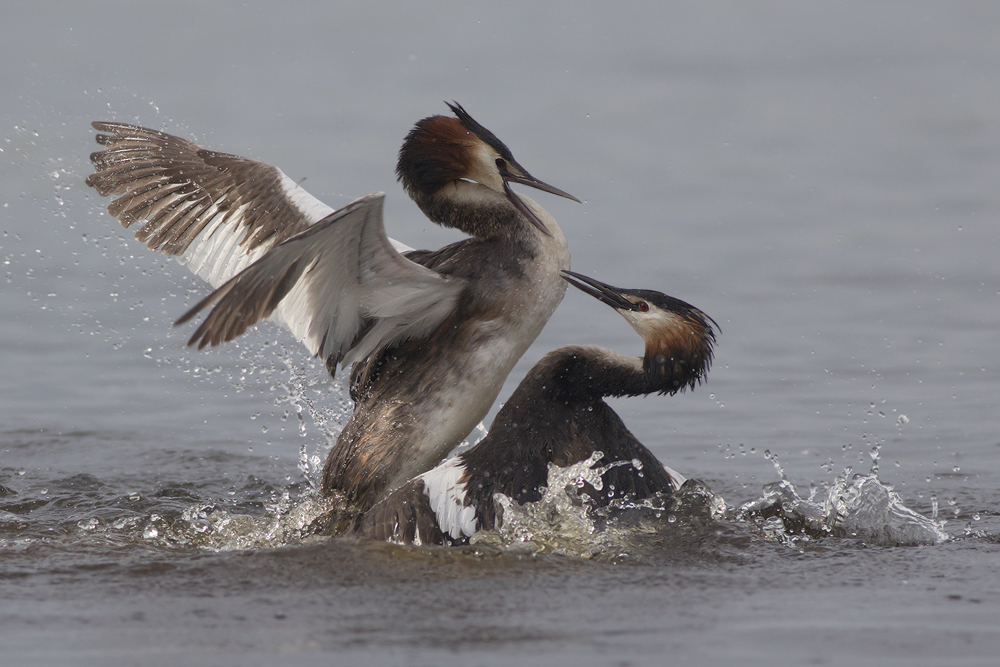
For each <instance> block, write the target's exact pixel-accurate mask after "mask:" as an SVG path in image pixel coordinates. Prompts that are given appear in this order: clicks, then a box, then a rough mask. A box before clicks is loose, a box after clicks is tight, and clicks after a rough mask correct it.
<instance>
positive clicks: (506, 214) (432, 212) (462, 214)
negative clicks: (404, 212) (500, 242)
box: [409, 181, 533, 239]
mask: <svg viewBox="0 0 1000 667" xmlns="http://www.w3.org/2000/svg"><path fill="white" fill-rule="evenodd" d="M409 194H410V196H411V197H412V198H413V201H415V202H416V203H417V206H419V207H420V210H421V211H423V212H424V215H426V216H427V217H428V218H430V219H431V220H433V221H434V222H436V223H438V224H439V225H442V226H444V227H454V228H455V229H460V230H461V231H463V232H465V233H466V234H468V235H469V236H474V237H476V238H478V239H494V238H521V237H527V236H531V235H533V233H532V229H533V227H531V225H530V223H529V222H528V221H527V220H525V218H524V216H523V215H522V214H521V212H520V211H518V210H517V208H515V207H514V205H513V204H511V203H510V200H508V199H507V198H506V197H505V196H503V195H502V194H500V193H498V192H495V191H494V190H491V189H490V188H488V187H486V186H484V185H479V184H478V183H473V182H471V181H452V182H451V183H449V184H448V185H446V186H444V187H443V188H441V189H440V190H438V191H437V192H435V193H433V194H430V195H428V194H425V193H423V192H419V191H416V190H410V191H409Z"/></svg>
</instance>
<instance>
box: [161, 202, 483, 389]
mask: <svg viewBox="0 0 1000 667" xmlns="http://www.w3.org/2000/svg"><path fill="white" fill-rule="evenodd" d="M383 200H384V195H382V194H381V193H376V194H372V195H368V196H367V197H362V198H361V199H358V200H357V201H354V202H352V203H351V204H348V205H347V206H345V207H344V208H342V209H340V210H339V211H336V212H334V213H332V214H331V215H329V216H327V217H326V218H324V219H322V220H320V221H319V222H317V223H316V224H314V225H312V226H311V227H308V228H307V229H306V230H305V231H303V232H300V233H299V234H296V235H295V236H292V237H291V238H289V239H288V240H286V241H284V242H282V243H280V244H278V245H276V246H274V247H273V248H272V249H271V250H270V251H268V252H267V253H266V254H265V255H264V256H263V257H262V258H261V259H259V260H258V261H256V262H255V263H253V264H252V265H250V266H249V267H248V268H246V269H245V270H243V271H242V272H241V273H239V274H238V275H236V276H235V277H233V278H232V279H230V280H229V281H227V282H226V283H224V284H223V285H222V286H221V287H219V288H218V289H217V290H215V291H214V292H213V293H212V294H210V295H209V296H208V297H206V298H205V299H203V300H202V301H201V302H200V303H198V304H197V305H195V306H194V308H192V309H191V310H190V311H188V312H187V313H186V314H185V315H184V316H183V317H181V319H180V320H178V322H177V323H178V324H181V323H183V322H186V321H187V320H189V319H191V318H192V317H194V316H195V315H196V314H197V313H199V312H200V311H202V310H204V309H205V308H208V307H209V306H211V305H213V304H215V307H214V308H213V309H212V311H211V312H210V313H209V315H208V317H206V318H205V320H204V322H202V324H201V326H199V327H198V330H197V331H195V333H194V335H193V336H192V337H191V340H190V343H189V344H192V345H193V344H197V345H198V347H204V346H206V345H217V344H219V343H221V342H224V341H229V340H232V339H233V338H235V337H237V336H239V335H240V334H242V333H243V332H244V331H246V329H247V328H248V327H250V326H252V325H253V324H255V323H257V322H259V321H260V320H261V319H264V318H267V317H272V318H273V319H276V320H277V321H279V322H280V323H281V324H283V325H284V326H286V327H288V329H290V330H291V331H292V333H293V334H294V335H295V336H296V337H297V338H298V339H299V340H301V341H302V342H303V343H304V344H305V345H306V347H307V348H308V349H309V351H310V352H312V353H313V354H315V355H317V356H319V357H321V358H323V359H325V360H326V364H327V368H329V369H330V370H331V372H332V371H333V370H334V369H335V368H336V365H337V364H338V363H339V362H343V364H344V365H345V366H347V365H349V364H351V363H353V362H355V361H358V360H359V359H363V358H364V357H366V356H368V355H369V354H371V353H372V352H374V351H375V350H377V349H380V348H382V347H385V346H389V345H392V344H394V343H397V342H399V341H402V340H405V339H409V338H419V337H422V336H426V335H428V334H429V333H431V332H432V331H433V330H434V329H435V328H437V326H438V325H440V324H441V322H443V321H444V319H445V318H446V317H448V315H449V314H451V313H452V311H453V310H454V308H455V305H456V303H457V301H458V297H459V294H460V293H461V291H462V289H463V288H464V286H465V284H466V281H465V280H464V279H461V278H449V277H446V276H443V275H441V274H440V273H438V272H436V271H432V270H431V269H428V268H425V267H423V266H421V265H419V264H417V263H415V262H412V261H410V260H408V259H406V258H405V257H403V256H402V255H401V254H399V252H398V251H397V250H396V249H395V248H394V247H393V245H392V244H391V243H390V241H389V239H388V238H387V237H386V235H385V229H384V227H383V225H382V202H383Z"/></svg>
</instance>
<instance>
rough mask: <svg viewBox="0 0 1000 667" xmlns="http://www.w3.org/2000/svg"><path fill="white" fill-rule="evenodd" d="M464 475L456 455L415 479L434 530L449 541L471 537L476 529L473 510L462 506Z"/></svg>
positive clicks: (462, 467)
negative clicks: (432, 518)
mask: <svg viewBox="0 0 1000 667" xmlns="http://www.w3.org/2000/svg"><path fill="white" fill-rule="evenodd" d="M464 474H465V467H464V466H463V465H462V463H461V459H460V458H459V457H457V456H456V457H454V458H450V459H448V460H447V461H445V462H444V463H442V464H441V465H439V466H438V467H436V468H434V469H432V470H429V471H427V472H425V473H424V474H423V475H420V477H419V478H418V479H420V480H422V481H423V483H424V490H425V492H426V493H427V501H428V502H429V503H430V506H431V509H432V510H434V515H435V516H436V517H437V522H438V527H439V528H440V529H441V532H442V533H444V534H445V535H450V536H451V539H453V540H457V539H459V538H461V537H463V536H464V537H472V536H473V535H475V534H476V531H477V530H478V525H477V524H478V521H477V520H476V508H475V506H473V505H466V504H465V483H464V482H462V481H460V480H461V479H462V475H464Z"/></svg>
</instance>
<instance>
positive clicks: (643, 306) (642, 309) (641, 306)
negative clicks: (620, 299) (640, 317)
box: [635, 301, 649, 313]
mask: <svg viewBox="0 0 1000 667" xmlns="http://www.w3.org/2000/svg"><path fill="white" fill-rule="evenodd" d="M635 307H636V308H638V309H639V312H641V313H646V312H649V304H648V303H646V302H645V301H640V302H639V303H637V304H635Z"/></svg>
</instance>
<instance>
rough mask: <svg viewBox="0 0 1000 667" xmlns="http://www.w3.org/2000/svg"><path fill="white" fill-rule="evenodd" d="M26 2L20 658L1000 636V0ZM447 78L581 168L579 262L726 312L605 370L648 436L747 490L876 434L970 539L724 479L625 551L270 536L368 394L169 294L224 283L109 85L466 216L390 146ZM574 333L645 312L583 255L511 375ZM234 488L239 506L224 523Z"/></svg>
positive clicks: (9, 227)
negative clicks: (607, 290)
mask: <svg viewBox="0 0 1000 667" xmlns="http://www.w3.org/2000/svg"><path fill="white" fill-rule="evenodd" d="M3 19H4V20H3V21H2V23H0V54H2V59H0V62H2V63H3V67H0V91H2V92H3V95H2V97H0V150H2V153H0V170H2V171H0V175H2V178H0V275H2V277H3V289H2V290H0V309H2V310H0V312H2V313H3V315H4V316H3V319H2V322H0V368H2V369H3V370H2V373H0V649H2V650H0V664H11V665H29V664H46V665H48V664H92V665H104V664H136V665H138V664H142V665H175V664H218V665H229V664H233V665H235V664H240V665H256V664H261V665H270V664H276V663H281V664H295V665H299V664H303V665H307V664H349V663H359V662H360V663H363V664H407V665H410V664H412V665H425V664H426V665H433V664H477V665H478V664H483V665H494V664H495V665H505V664H511V663H513V662H515V661H517V662H518V663H524V664H545V665H552V664H554V665H577V664H610V665H628V664H665V663H672V662H678V663H679V662H681V661H685V662H689V663H693V664H734V663H736V662H737V661H739V663H741V664H751V665H753V664H796V663H799V664H801V663H809V664H852V665H853V664H895V663H903V662H904V661H905V662H906V663H908V664H927V665H937V664H994V663H995V660H996V655H997V654H998V651H1000V620H998V619H1000V579H998V574H997V558H998V552H1000V548H998V546H997V545H998V539H997V536H998V534H1000V519H998V516H997V507H998V506H1000V497H998V496H1000V493H998V491H997V489H998V488H1000V484H998V482H1000V412H998V411H997V410H996V409H995V406H996V403H997V398H998V392H997V387H998V386H1000V335H998V330H1000V307H998V306H1000V262H998V261H997V257H998V251H1000V242H998V237H1000V233H998V231H997V229H998V225H997V221H996V220H997V217H998V214H1000V187H998V186H1000V121H998V116H1000V85H998V75H1000V40H998V39H997V35H998V34H1000V5H996V4H995V3H947V4H945V3H918V2H888V3H878V2H875V3H873V2H856V3H855V2H840V3H808V4H805V3H794V2H765V3H744V2H727V3H685V4H675V3H661V2H647V3H634V4H630V3H583V2H553V3H518V2H506V3H491V4H489V5H468V4H466V3H410V4H405V5H403V4H400V5H396V4H391V3H379V2H367V3H364V4H363V5H362V4H361V3H356V4H346V3H345V6H338V4H337V3H320V2H311V3H310V2H303V3H293V2H289V3H281V5H280V8H279V7H277V5H275V6H274V7H268V8H258V7H257V6H256V5H254V4H252V3H251V4H249V5H247V4H245V3H194V2H192V3H155V4H154V3H147V4H138V3H125V2H92V3H68V2H67V3H37V2H8V3H5V5H4V10H3ZM452 99H454V100H458V101H459V102H461V103H462V104H463V105H464V106H465V107H466V108H467V109H468V110H469V111H470V113H472V114H473V115H474V116H475V117H476V118H477V119H478V120H479V121H481V122H482V123H483V124H484V125H486V126H487V127H489V128H490V129H491V130H492V131H494V132H495V133H496V134H497V135H498V136H499V137H501V138H502V139H503V140H504V141H505V142H506V143H507V144H508V146H510V148H511V149H512V151H513V152H514V154H515V155H516V156H517V158H518V160H519V161H520V162H521V163H522V164H524V165H525V166H526V167H527V168H528V169H529V170H530V171H531V172H532V173H533V174H534V175H536V176H538V177H539V178H541V179H543V180H546V181H548V182H550V183H553V184H554V185H556V186H558V187H560V188H563V189H565V190H567V191H569V192H571V193H573V194H575V195H576V196H578V197H580V198H581V199H583V200H584V202H585V203H584V204H583V205H579V204H575V203H573V202H569V201H565V200H561V199H558V198H554V197H544V196H540V197H537V199H538V201H539V202H540V203H541V204H542V205H543V206H545V207H546V208H547V210H548V211H549V212H550V213H552V214H553V216H554V217H555V218H556V219H557V220H559V221H560V224H561V226H562V227H563V229H564V230H565V232H566V235H567V237H568V239H569V241H570V247H571V250H572V253H573V267H574V269H576V270H578V271H581V272H583V273H586V274H589V275H593V276H595V277H598V278H600V279H602V280H605V281H607V282H610V283H612V284H615V285H620V286H625V287H643V288H650V289H657V290H660V291H665V292H668V293H670V294H672V295H674V296H677V297H680V298H683V299H685V300H687V301H690V302H692V303H694V304H696V305H697V306H698V307H700V308H701V309H703V310H705V311H706V312H707V313H709V314H710V315H712V317H714V318H715V319H716V320H717V321H718V322H719V323H720V324H721V328H722V333H721V335H720V337H719V344H718V348H717V357H716V363H715V366H714V368H713V369H712V372H711V373H710V375H709V378H708V382H707V384H706V385H704V386H702V387H700V388H699V389H698V390H696V391H695V392H693V393H686V394H682V395H678V396H675V397H658V396H653V397H648V398H644V399H633V400H623V401H616V402H615V403H614V405H615V407H616V409H618V410H619V412H620V414H622V416H623V418H624V419H625V421H626V423H627V424H628V425H629V427H630V428H631V429H632V430H633V431H634V432H635V434H636V435H637V436H638V437H639V438H640V440H642V441H643V442H644V443H646V444H647V445H648V446H649V447H650V448H651V449H652V450H653V451H654V452H655V453H656V454H657V455H658V456H659V457H660V458H662V459H663V460H664V461H665V462H667V463H669V464H670V465H671V466H672V467H674V468H676V469H678V470H680V471H682V472H683V473H685V474H686V475H688V476H691V477H696V478H699V479H702V480H704V481H705V482H706V483H707V484H708V485H709V486H710V487H711V488H712V489H713V490H714V491H715V492H716V493H718V494H720V495H721V496H723V497H724V498H725V499H726V502H727V503H728V504H729V506H730V507H731V508H736V507H738V506H739V505H740V504H743V503H752V502H754V501H757V500H759V499H761V498H762V497H764V493H765V490H764V487H765V485H774V483H776V482H779V481H780V480H781V476H780V474H779V470H778V467H777V466H776V465H775V461H777V462H778V463H779V464H780V467H781V468H782V469H783V471H784V475H785V477H786V481H787V483H788V484H790V485H792V486H793V487H794V488H795V489H797V491H798V494H799V495H800V496H801V497H803V498H806V497H808V496H809V491H810V487H812V488H814V489H816V490H817V494H818V495H817V497H821V496H822V493H823V492H824V490H826V489H828V488H829V487H831V485H835V484H836V480H837V478H838V476H842V474H843V471H844V470H845V469H847V468H849V467H850V468H852V469H854V470H856V471H858V473H861V474H868V473H869V472H870V470H871V467H872V465H873V462H877V464H878V469H877V479H878V480H881V483H882V484H885V485H886V486H887V487H888V486H890V485H891V487H892V488H893V489H894V490H895V493H897V494H898V496H899V498H900V500H901V502H902V503H904V504H905V506H906V507H907V508H909V509H910V510H912V511H913V512H915V513H916V514H918V515H920V516H922V517H925V518H927V519H928V520H934V521H937V522H938V524H937V525H943V528H942V529H943V531H944V532H945V533H946V534H947V535H948V536H949V539H948V540H946V541H943V542H940V541H938V542H937V543H933V542H934V541H931V543H926V544H922V545H918V546H912V545H911V546H898V545H896V544H893V543H892V540H888V541H885V540H878V539H868V538H866V536H865V534H857V533H853V534H852V533H851V532H850V531H848V532H847V533H843V532H841V533H839V534H831V535H828V536H825V537H824V536H822V535H819V536H813V537H801V538H794V539H792V538H790V537H789V536H788V535H785V534H778V533H776V532H775V531H774V530H772V529H773V526H771V527H770V528H768V527H767V526H762V525H760V524H755V523H754V522H753V521H751V520H747V519H746V517H743V519H742V520H741V519H740V518H739V517H738V516H736V515H735V514H730V515H729V516H728V517H727V518H725V519H723V520H720V521H716V522H708V523H706V524H705V525H698V524H697V522H695V523H692V524H688V525H686V526H684V525H681V526H676V525H674V526H669V525H665V526H661V527H660V528H658V529H657V530H656V531H654V532H653V533H652V534H651V535H650V537H649V538H648V539H647V540H645V541H644V542H642V543H641V544H638V545H631V544H630V545H626V546H623V547H622V548H621V550H620V552H607V553H603V554H599V555H598V556H597V557H581V555H579V554H572V553H569V554H567V553H562V554H560V553H553V551H552V550H550V551H546V550H544V549H543V550H541V551H536V552H530V551H525V550H518V549H503V548H494V547H490V546H488V545H487V546H480V547H475V548H470V549H466V550H445V549H403V548H399V547H392V546H389V545H382V544H368V543H357V542H352V541H346V540H336V539H320V538H308V539H297V538H294V536H293V537H292V538H288V539H285V538H287V536H284V537H282V536H281V535H279V536H277V537H275V536H273V535H270V534H269V533H268V531H267V529H266V526H268V525H272V524H275V522H277V521H278V519H279V518H280V517H282V516H285V515H287V514H288V513H290V512H291V513H294V511H296V509H297V508H301V507H303V506H304V504H308V502H309V498H310V490H309V488H310V487H309V480H310V479H312V476H314V472H313V471H311V470H308V469H307V470H306V471H305V472H303V470H302V469H300V450H304V451H305V454H306V458H307V462H308V459H309V457H321V456H322V454H323V452H324V449H325V446H326V442H327V436H326V434H327V433H328V432H330V430H331V428H333V425H335V423H336V422H337V420H342V419H343V417H344V412H345V406H344V397H343V394H342V392H341V390H340V388H339V386H337V385H335V384H333V383H330V382H329V381H328V380H327V379H326V378H325V377H324V376H323V373H322V372H321V370H320V369H318V368H316V367H315V365H314V364H312V363H311V362H310V360H308V359H307V358H306V356H305V355H304V354H302V353H301V352H300V351H299V350H298V349H297V348H296V347H295V345H294V341H291V340H290V339H289V337H288V336H287V335H286V334H284V333H282V332H281V331H278V330H276V329H274V328H271V327H268V326H262V327H260V329H259V330H258V331H256V332H254V333H253V334H252V335H250V336H248V337H246V338H245V339H243V340H241V341H239V342H238V343H235V344H229V345H227V346H225V347H223V348H221V349H218V350H213V351H210V352H204V353H198V352H194V351H190V350H188V349H186V348H185V347H184V342H185V340H186V336H187V335H188V334H189V333H190V331H189V330H188V329H179V330H174V329H173V328H172V327H171V322H172V321H173V319H174V318H176V317H177V316H178V315H179V314H181V313H182V312H184V310H185V309H186V308H187V307H188V306H189V305H191V304H192V303H194V301H193V300H194V299H196V298H198V297H200V296H202V295H204V294H205V289H204V286H203V285H201V284H199V283H198V281H197V280H196V279H194V278H191V277H190V276H188V275H187V274H186V271H185V269H184V268H183V267H181V266H179V265H177V264H176V263H174V262H172V261H168V260H166V259H164V258H162V257H159V256H156V255H154V254H152V253H150V252H148V251H146V250H145V249H144V248H143V247H142V246H140V245H139V244H137V243H135V242H134V241H132V240H131V238H130V234H129V233H128V232H127V231H125V230H122V229H121V228H120V227H119V226H118V223H117V222H116V221H114V220H113V219H112V218H110V217H109V216H108V215H107V214H106V213H104V206H105V205H106V202H105V201H101V200H99V198H98V197H97V196H96V195H95V193H93V192H92V191H89V190H88V188H86V187H85V186H84V184H83V179H84V178H85V177H86V175H87V174H88V173H89V167H88V163H87V156H88V154H89V153H90V152H91V151H93V150H95V148H96V145H95V144H94V143H93V134H94V133H93V132H92V130H90V128H89V122H90V121H91V120H95V119H114V120H122V121H128V122H138V123H141V124H144V125H149V126H153V127H157V128H163V129H166V130H168V131H170V132H173V133H176V134H180V135H184V136H189V137H191V138H194V139H196V140H197V141H199V142H201V143H202V144H203V145H207V146H209V147H212V148H215V149H218V150H223V151H226V152H231V153H237V154H241V155H246V156H249V157H254V158H257V159H261V160H264V161H266V162H269V163H272V164H275V165H279V166H280V167H281V168H282V169H283V170H284V171H285V172H286V173H288V174H289V175H290V176H291V177H292V178H294V179H296V180H298V179H301V178H306V179H307V180H306V182H305V184H304V185H305V187H306V188H307V189H308V190H310V192H312V193H313V194H315V195H316V196H318V197H320V198H321V199H323V200H324V201H326V202H328V203H329V204H331V205H333V206H337V205H340V204H344V203H347V202H348V201H350V200H352V199H354V198H355V197H357V196H360V195H363V194H366V193H368V192H371V191H375V190H384V191H386V192H387V193H388V197H387V202H386V216H387V221H386V226H387V229H388V232H389V235H390V236H392V237H394V238H396V239H399V240H400V241H403V242H404V243H406V244H408V245H410V246H414V247H437V246H440V245H442V244H444V243H446V242H448V241H450V240H453V239H455V238H457V237H456V236H454V235H453V234H450V233H448V232H445V231H443V230H440V229H438V228H436V227H435V226H434V225H432V224H430V223H428V222H427V221H426V220H424V219H423V218H422V216H421V215H420V214H419V211H418V210H417V209H416V207H415V206H413V205H412V204H411V203H410V202H409V201H408V199H407V198H406V197H405V195H404V194H403V193H402V191H401V189H400V188H399V187H398V185H397V184H396V183H395V182H394V178H393V173H392V168H393V166H394V160H395V152H396V150H397V149H398V147H399V144H400V142H401V140H402V138H403V136H404V135H405V134H406V132H407V131H408V129H409V128H410V127H411V125H412V124H413V122H414V121H416V120H418V119H419V118H422V117H424V116H427V115H430V114H434V113H443V112H445V111H446V108H445V106H444V104H443V100H452ZM567 343H592V344H600V345H604V346H607V347H611V348H614V349H616V350H619V351H622V352H633V353H635V354H639V353H640V350H641V343H640V342H639V341H638V339H637V337H636V336H635V334H634V333H633V332H632V330H631V329H630V328H629V327H628V326H627V325H626V323H624V322H623V321H621V319H620V318H618V317H617V316H615V315H614V314H612V313H611V312H610V310H608V309H607V308H606V307H603V306H601V305H600V304H597V303H595V302H594V301H593V300H592V299H589V298H588V297H586V296H585V295H582V294H578V293H570V294H568V295H567V297H566V299H565V301H564V302H563V304H562V306H561V307H560V308H559V310H558V312H557V313H556V314H555V315H554V317H553V318H552V320H551V321H550V322H549V324H548V325H547V327H546V328H545V330H544V331H543V332H542V334H541V336H539V338H538V340H537V341H536V343H535V344H534V346H533V347H532V348H531V349H530V350H529V351H528V353H527V354H526V355H525V357H524V358H523V359H522V360H521V362H520V363H519V364H518V366H517V367H516V369H515V371H514V372H513V373H512V375H511V377H510V378H509V379H508V381H507V384H506V386H505V388H504V391H503V392H502V393H501V397H500V400H501V401H502V400H503V399H504V398H505V397H506V396H507V395H509V393H510V391H511V390H512V389H513V388H514V387H515V386H516V383H517V382H518V381H519V380H520V379H521V378H522V377H523V376H524V374H525V372H526V371H527V369H529V368H530V367H531V365H532V364H533V363H534V362H535V361H537V360H538V359H539V358H540V357H541V356H542V355H543V354H544V353H545V352H547V351H549V350H551V349H554V348H556V347H558V346H560V345H563V344H567ZM494 412H495V409H494ZM492 414H494V413H493V412H491V415H490V417H489V418H488V419H487V423H488V422H489V419H491V418H492ZM314 415H315V417H316V418H319V419H321V420H322V419H326V420H329V421H328V422H327V423H324V424H321V425H317V424H316V423H315V421H314V419H313V416H314ZM303 468H307V466H303ZM770 488H773V486H772V487H770ZM220 522H221V523H225V522H230V523H229V524H227V525H228V526H229V527H228V528H226V530H228V531H229V533H228V534H229V535H231V536H235V537H237V538H240V539H244V540H245V541H244V542H241V541H240V539H235V538H234V540H231V541H229V542H225V543H222V542H219V541H218V540H216V541H212V540H211V539H209V537H206V538H205V540H203V541H201V542H199V538H198V537H197V536H198V535H199V534H205V535H214V534H216V533H218V532H220V531H222V530H223V528H222V527H220ZM240 522H243V523H240ZM253 522H258V523H253ZM941 522H943V524H942V523H941ZM682 523H683V522H682ZM262 526H263V527H264V528H262ZM779 532H780V531H779ZM269 535H270V537H269ZM240 547H246V548H240ZM556 551H557V550H556Z"/></svg>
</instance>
